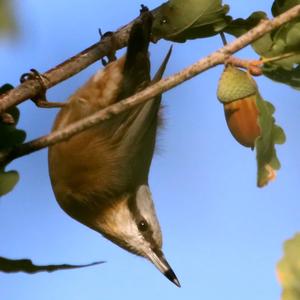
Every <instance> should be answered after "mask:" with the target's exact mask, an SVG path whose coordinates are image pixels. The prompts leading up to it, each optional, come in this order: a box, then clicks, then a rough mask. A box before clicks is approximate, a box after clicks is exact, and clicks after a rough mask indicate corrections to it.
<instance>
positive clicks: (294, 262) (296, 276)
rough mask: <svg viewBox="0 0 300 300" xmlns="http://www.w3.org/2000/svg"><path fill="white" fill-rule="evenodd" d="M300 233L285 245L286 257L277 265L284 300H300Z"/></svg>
mask: <svg viewBox="0 0 300 300" xmlns="http://www.w3.org/2000/svg"><path fill="white" fill-rule="evenodd" d="M299 253H300V233H297V234H296V235H295V236H294V237H293V238H292V239H290V240H287V241H286V242H285V243H284V256H283V257H282V259H281V260H280V261H279V262H278V264H277V277H278V280H279V282H280V283H281V285H282V288H283V291H282V295H281V299H282V300H299V299H300V255H299Z"/></svg>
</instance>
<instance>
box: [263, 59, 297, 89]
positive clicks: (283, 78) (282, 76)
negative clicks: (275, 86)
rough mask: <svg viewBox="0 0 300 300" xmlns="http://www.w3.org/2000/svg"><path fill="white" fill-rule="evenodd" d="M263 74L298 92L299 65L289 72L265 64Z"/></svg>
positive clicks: (276, 66) (279, 67)
mask: <svg viewBox="0 0 300 300" xmlns="http://www.w3.org/2000/svg"><path fill="white" fill-rule="evenodd" d="M263 74H264V75H265V76H267V77H268V78H270V79H272V80H274V81H278V82H281V83H285V84H288V85H289V86H291V87H293V88H295V89H297V90H300V65H296V66H295V67H293V68H292V69H291V70H286V69H284V68H282V67H281V66H278V65H276V64H265V65H264V67H263Z"/></svg>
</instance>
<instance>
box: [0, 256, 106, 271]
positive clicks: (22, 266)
mask: <svg viewBox="0 0 300 300" xmlns="http://www.w3.org/2000/svg"><path fill="white" fill-rule="evenodd" d="M102 263H104V261H98V262H94V263H90V264H86V265H67V264H63V265H43V266H38V265H35V264H33V263H32V261H31V260H30V259H9V258H5V257H0V272H5V273H16V272H24V273H29V274H34V273H37V272H54V271H59V270H69V269H78V268H85V267H90V266H95V265H98V264H102Z"/></svg>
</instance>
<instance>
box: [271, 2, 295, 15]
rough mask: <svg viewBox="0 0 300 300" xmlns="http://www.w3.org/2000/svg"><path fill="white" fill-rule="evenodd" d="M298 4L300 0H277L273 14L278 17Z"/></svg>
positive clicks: (274, 3)
mask: <svg viewBox="0 0 300 300" xmlns="http://www.w3.org/2000/svg"><path fill="white" fill-rule="evenodd" d="M297 4H300V0H275V1H274V2H273V5H272V14H273V16H274V17H277V16H278V15H280V14H282V13H284V12H285V11H287V10H288V9H290V8H292V7H294V6H295V5H297Z"/></svg>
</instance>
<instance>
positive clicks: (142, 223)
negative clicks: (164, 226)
mask: <svg viewBox="0 0 300 300" xmlns="http://www.w3.org/2000/svg"><path fill="white" fill-rule="evenodd" d="M138 228H139V230H140V231H146V230H147V229H148V223H147V221H146V220H141V221H139V223H138Z"/></svg>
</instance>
